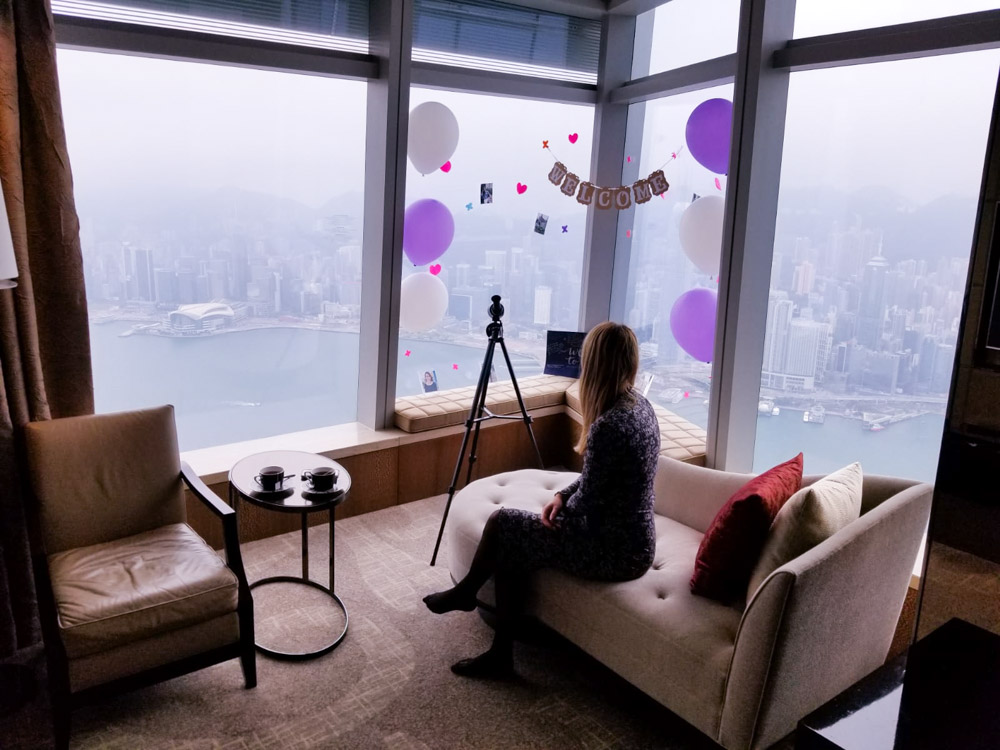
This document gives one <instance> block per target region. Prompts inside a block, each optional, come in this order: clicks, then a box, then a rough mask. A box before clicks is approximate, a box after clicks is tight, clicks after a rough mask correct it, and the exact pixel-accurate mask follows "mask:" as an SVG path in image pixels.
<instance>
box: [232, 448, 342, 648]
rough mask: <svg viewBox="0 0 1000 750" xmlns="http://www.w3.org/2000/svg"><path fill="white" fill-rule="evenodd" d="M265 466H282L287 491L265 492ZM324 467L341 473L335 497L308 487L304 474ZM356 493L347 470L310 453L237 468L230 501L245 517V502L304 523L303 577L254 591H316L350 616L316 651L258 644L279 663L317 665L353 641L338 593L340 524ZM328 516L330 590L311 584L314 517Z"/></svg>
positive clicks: (268, 455) (262, 457) (266, 456)
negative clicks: (284, 587)
mask: <svg viewBox="0 0 1000 750" xmlns="http://www.w3.org/2000/svg"><path fill="white" fill-rule="evenodd" d="M265 466H281V467H283V468H284V470H285V475H286V477H288V478H287V479H285V481H284V489H282V490H279V491H277V492H265V491H264V489H263V488H262V487H261V486H260V485H259V484H258V483H257V481H256V479H255V477H256V476H257V474H258V473H259V472H260V470H261V469H262V468H263V467H265ZM320 466H329V467H330V468H332V469H333V470H334V471H336V472H337V481H336V483H335V484H334V487H333V490H332V491H330V492H314V491H311V489H310V484H309V482H308V481H306V480H304V479H302V478H301V477H302V474H303V472H306V471H312V470H313V469H315V468H318V467H320ZM350 492H351V475H350V474H349V473H348V472H347V469H345V468H344V467H343V466H341V465H340V464H338V463H337V462H336V461H332V460H330V459H329V458H325V457H324V456H319V455H316V454H314V453H307V452H305V451H266V452H264V453H255V454H253V455H252V456H247V457H246V458H244V459H241V460H240V461H238V462H237V463H236V465H235V466H233V468H232V469H231V470H230V471H229V501H230V504H231V505H232V506H233V508H234V510H235V511H236V513H237V516H238V515H239V501H241V500H243V501H246V502H248V503H251V504H252V505H256V506H258V507H260V508H264V509H266V510H270V511H276V512H278V513H298V514H299V515H300V516H301V518H302V576H301V577H299V576H268V577H267V578H261V579H260V580H257V581H254V582H253V583H251V584H250V588H251V589H253V588H256V587H258V586H264V585H267V584H274V583H283V584H288V583H291V584H298V585H303V586H310V587H312V588H314V589H318V590H320V591H322V592H324V593H325V594H326V595H327V596H329V597H330V598H331V599H333V601H334V602H335V603H336V604H337V606H338V607H340V609H341V611H343V613H344V629H343V630H342V631H341V632H340V634H339V635H337V636H336V638H334V640H333V641H332V642H330V643H329V644H327V645H326V646H323V647H322V648H320V649H317V650H315V651H306V652H289V651H278V650H276V649H272V648H268V647H266V646H262V645H260V644H259V643H258V644H257V650H258V651H260V652H261V653H264V654H267V655H268V656H273V657H274V658H276V659H286V660H290V661H296V660H299V661H301V660H304V659H313V658H315V657H317V656H322V655H323V654H326V653H329V652H330V651H333V649H335V648H336V647H337V646H339V645H340V643H341V641H343V640H344V636H346V635H347V624H348V617H347V608H346V607H345V606H344V602H342V601H341V600H340V597H339V596H337V594H336V593H335V591H334V561H333V560H334V556H333V552H334V521H335V520H336V511H337V506H338V505H340V504H341V503H343V502H344V501H345V500H347V497H348V495H349V494H350ZM322 511H328V512H329V514H330V558H329V564H330V585H329V587H327V586H324V585H323V584H321V583H318V582H317V581H313V580H310V578H309V514H310V513H320V512H322Z"/></svg>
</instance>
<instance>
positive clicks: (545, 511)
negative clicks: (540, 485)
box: [542, 492, 563, 529]
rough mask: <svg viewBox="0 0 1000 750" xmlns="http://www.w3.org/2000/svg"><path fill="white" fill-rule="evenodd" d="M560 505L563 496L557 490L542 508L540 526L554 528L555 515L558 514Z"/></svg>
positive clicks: (561, 505) (561, 504) (555, 522)
mask: <svg viewBox="0 0 1000 750" xmlns="http://www.w3.org/2000/svg"><path fill="white" fill-rule="evenodd" d="M562 507H563V496H562V495H560V494H559V493H558V492H557V493H556V494H555V496H554V497H553V498H552V500H550V501H549V503H548V505H546V506H545V507H544V508H542V526H545V527H546V528H549V529H554V528H556V524H557V520H556V516H557V515H559V512H560V511H561V510H562Z"/></svg>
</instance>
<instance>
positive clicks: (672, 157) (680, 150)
mask: <svg viewBox="0 0 1000 750" xmlns="http://www.w3.org/2000/svg"><path fill="white" fill-rule="evenodd" d="M544 148H545V150H546V151H548V152H549V156H551V157H552V160H553V161H554V162H556V161H557V162H562V159H560V158H559V157H558V156H557V155H556V152H555V151H553V150H552V148H551V147H550V146H545V147H544ZM683 153H684V146H681V147H680V148H678V149H677V150H676V151H674V152H672V153H671V154H670V158H669V159H667V160H666V161H665V162H663V164H661V165H660V166H658V167H657V168H656V169H654V170H652V171H653V172H657V171H659V170H661V169H665V168H666V167H667V165H668V164H670V162H672V161H674V160H676V159H677V157H679V156H680V155H681V154H683Z"/></svg>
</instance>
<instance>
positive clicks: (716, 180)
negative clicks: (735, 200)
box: [715, 177, 722, 190]
mask: <svg viewBox="0 0 1000 750" xmlns="http://www.w3.org/2000/svg"><path fill="white" fill-rule="evenodd" d="M715 189H716V190H722V183H721V182H719V178H718V177H716V178H715Z"/></svg>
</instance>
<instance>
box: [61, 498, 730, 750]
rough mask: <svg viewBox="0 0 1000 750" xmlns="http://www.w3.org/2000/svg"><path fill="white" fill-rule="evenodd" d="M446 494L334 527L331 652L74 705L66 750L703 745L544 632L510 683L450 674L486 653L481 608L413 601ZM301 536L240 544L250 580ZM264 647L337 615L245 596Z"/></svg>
mask: <svg viewBox="0 0 1000 750" xmlns="http://www.w3.org/2000/svg"><path fill="white" fill-rule="evenodd" d="M443 508H444V497H443V496H442V497H436V498H430V499H428V500H422V501H420V502H416V503H409V504H406V505H401V506H397V507H394V508H389V509H387V510H383V511H378V512H376V513H370V514H367V515H363V516H357V517H354V518H349V519H346V520H344V521H341V522H338V523H337V525H336V571H335V580H336V589H337V592H338V594H339V595H340V596H341V598H342V599H343V601H344V603H345V605H346V606H347V610H348V612H349V614H350V629H349V631H348V634H347V637H346V639H345V640H344V642H343V643H342V644H341V645H340V647H339V648H337V649H336V650H334V651H333V652H331V653H329V654H327V655H325V656H322V657H320V658H318V659H315V660H313V661H306V662H280V661H275V660H273V659H269V658H267V657H265V656H262V655H258V660H257V664H258V667H257V668H258V678H259V683H258V686H257V688H256V689H254V690H244V689H243V687H242V684H243V678H242V674H241V672H240V668H239V663H238V662H237V661H235V660H234V661H231V662H228V663H226V664H220V665H218V666H215V667H212V668H209V669H205V670H202V671H200V672H197V673H195V674H192V675H187V676H185V677H181V678H178V679H175V680H171V681H169V682H166V683H163V684H160V685H156V686H153V687H150V688H146V689H144V690H140V691H137V692H135V693H131V694H129V695H125V696H121V697H118V698H116V699H113V700H111V701H109V702H107V703H104V704H101V705H99V706H90V707H86V708H82V709H79V710H78V711H76V712H74V715H73V745H72V746H73V747H74V748H88V749H89V748H107V749H109V750H110V749H111V748H114V749H115V750H118V749H119V748H120V749H121V750H134V749H135V748H143V749H144V750H159V749H161V748H162V749H166V748H170V749H171V750H181V749H184V750H187V749H189V748H190V749H192V750H193V749H195V748H198V749H199V750H200V749H202V748H204V749H206V750H207V749H208V748H212V749H216V750H222V749H224V750H257V749H263V748H268V749H271V748H385V749H386V750H424V749H425V748H647V747H648V748H693V749H695V750H700V749H701V748H711V747H716V746H715V745H714V743H711V742H709V741H708V740H707V739H706V738H704V737H703V736H702V735H700V734H699V733H698V732H697V731H696V730H694V729H693V728H692V727H690V726H689V725H687V724H686V723H684V722H683V721H681V720H680V719H678V718H677V717H676V716H674V715H673V714H671V713H670V712H669V711H667V710H666V709H664V708H663V707H662V706H660V705H659V704H657V703H655V702H654V701H652V700H651V699H649V698H647V697H646V696H644V695H643V694H642V693H640V692H639V691H638V690H636V689H634V688H633V687H631V686H630V685H628V684H627V683H626V682H625V681H623V680H621V679H620V678H618V677H617V676H615V675H614V674H612V673H611V672H610V671H608V670H607V669H605V668H604V667H602V666H601V665H600V664H598V663H596V662H595V661H594V660H592V659H590V658H589V657H587V656H586V655H585V654H583V653H582V652H580V651H579V650H577V649H576V648H575V647H573V646H572V645H570V644H568V643H567V642H565V641H563V640H562V639H560V638H558V637H557V636H555V635H553V634H547V635H546V634H540V635H538V636H534V637H531V638H530V639H528V642H522V643H519V644H518V645H517V650H516V652H515V664H516V668H517V671H518V674H519V678H518V679H517V680H516V681H514V682H506V683H497V682H482V681H475V680H469V679H465V678H461V677H457V676H455V675H453V674H452V673H451V671H450V670H449V669H448V666H449V665H450V664H451V663H453V662H455V661H457V660H458V659H461V658H463V657H466V656H472V655H475V654H477V653H479V652H481V651H483V650H484V649H485V648H487V647H488V645H489V643H490V640H491V634H492V631H491V630H490V629H489V627H488V626H487V625H486V624H485V623H484V622H483V621H482V620H481V619H480V618H479V617H478V616H477V615H476V614H475V613H460V612H459V613H452V614H449V615H445V616H435V615H432V614H431V613H430V612H428V611H427V610H426V608H425V607H424V605H423V603H422V602H421V601H420V598H421V596H423V595H424V594H426V593H428V592H431V591H436V590H438V589H441V588H443V587H445V586H447V585H450V579H449V575H448V569H447V566H446V564H445V563H446V561H447V549H444V550H443V552H442V555H441V557H440V559H439V562H438V565H437V566H436V567H433V568H432V567H430V566H429V565H428V561H429V559H430V553H431V551H432V550H433V545H434V538H435V535H436V533H437V527H438V523H439V522H440V518H441V512H442V510H443ZM299 538H300V537H299V533H298V532H294V533H291V534H285V535H283V536H279V537H272V538H270V539H265V540H262V541H258V542H252V543H249V544H246V545H244V548H243V550H244V558H245V561H246V564H247V568H248V574H249V577H250V580H251V581H254V580H256V579H258V578H260V577H263V576H265V575H295V574H297V573H299V572H300V571H301V557H300V548H299ZM327 539H328V527H327V526H325V525H324V526H318V527H315V528H313V529H311V530H310V551H311V559H310V570H311V574H312V577H313V578H315V579H316V580H318V581H320V582H323V583H326V581H327V580H328V573H327ZM254 600H255V611H256V615H257V618H256V619H257V632H258V642H261V643H265V644H267V645H271V646H276V647H280V648H282V649H283V650H306V649H310V648H315V647H317V646H319V645H320V644H321V643H322V641H323V639H324V638H325V637H327V636H328V635H329V634H332V633H337V632H339V631H340V629H341V628H342V627H343V615H342V614H340V612H339V610H337V609H336V607H335V605H332V603H331V602H330V601H329V600H328V599H327V598H326V597H324V596H323V595H322V594H321V593H319V592H315V591H311V590H309V589H308V588H306V587H303V586H294V585H293V586H286V585H281V584H279V585H274V586H264V587H261V588H258V589H255V590H254Z"/></svg>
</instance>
